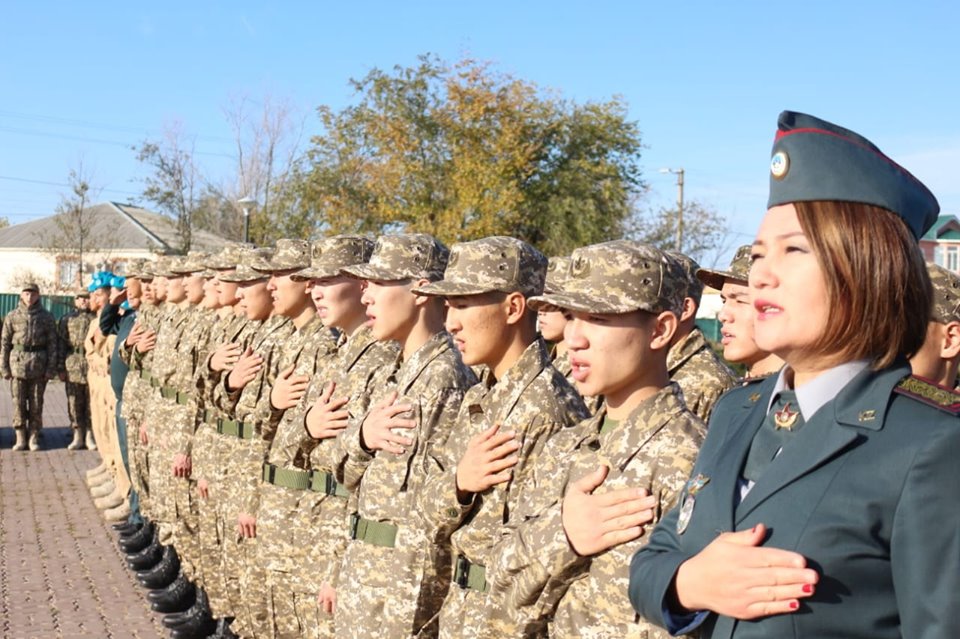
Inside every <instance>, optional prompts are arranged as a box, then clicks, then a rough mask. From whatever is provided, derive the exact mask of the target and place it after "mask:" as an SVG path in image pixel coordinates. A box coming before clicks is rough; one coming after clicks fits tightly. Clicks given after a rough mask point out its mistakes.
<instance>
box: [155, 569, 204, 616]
mask: <svg viewBox="0 0 960 639" xmlns="http://www.w3.org/2000/svg"><path fill="white" fill-rule="evenodd" d="M196 600H197V589H196V587H194V585H193V584H192V583H191V582H190V580H189V579H187V578H186V577H184V576H183V573H182V572H181V573H180V576H178V577H177V578H176V579H175V580H174V581H173V583H172V584H170V585H169V586H167V587H166V588H164V589H163V590H153V591H151V592H148V593H147V601H149V602H150V609H151V610H153V611H154V612H163V613H169V612H183V611H184V610H189V609H190V607H191V606H193V604H194V603H196Z"/></svg>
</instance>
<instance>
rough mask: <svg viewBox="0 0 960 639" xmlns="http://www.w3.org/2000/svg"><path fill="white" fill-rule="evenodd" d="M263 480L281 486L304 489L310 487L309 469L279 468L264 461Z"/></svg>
mask: <svg viewBox="0 0 960 639" xmlns="http://www.w3.org/2000/svg"><path fill="white" fill-rule="evenodd" d="M263 481H265V482H267V483H268V484H273V485H274V486H280V487H282V488H292V489H294V490H306V489H307V488H309V487H310V471H307V470H300V469H298V468H281V467H280V466H276V465H275V464H271V463H269V462H264V463H263Z"/></svg>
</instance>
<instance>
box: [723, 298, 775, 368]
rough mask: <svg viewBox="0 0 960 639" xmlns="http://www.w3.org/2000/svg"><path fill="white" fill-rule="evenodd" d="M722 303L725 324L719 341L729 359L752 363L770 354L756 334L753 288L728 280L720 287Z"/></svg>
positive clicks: (741, 362) (740, 362) (725, 356)
mask: <svg viewBox="0 0 960 639" xmlns="http://www.w3.org/2000/svg"><path fill="white" fill-rule="evenodd" d="M720 298H721V299H722V300H723V306H722V307H721V308H720V312H719V313H718V314H717V319H718V320H720V324H721V325H722V328H721V329H720V336H721V339H720V344H721V345H722V346H723V357H724V359H726V360H727V361H728V362H736V363H738V364H746V365H747V366H750V365H752V364H753V363H754V362H757V361H759V360H761V359H763V358H764V357H766V356H767V353H764V352H763V351H761V350H760V348H759V347H758V346H757V342H756V341H754V338H753V326H754V321H755V319H756V316H757V311H756V309H755V308H753V302H752V301H751V300H750V289H749V288H748V287H747V286H744V285H743V284H737V283H735V282H731V281H729V280H728V281H726V282H724V283H723V287H722V288H721V289H720Z"/></svg>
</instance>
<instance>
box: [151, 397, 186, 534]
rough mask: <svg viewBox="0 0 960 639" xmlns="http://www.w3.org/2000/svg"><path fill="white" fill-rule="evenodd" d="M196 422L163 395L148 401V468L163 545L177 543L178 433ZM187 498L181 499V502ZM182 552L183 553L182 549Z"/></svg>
mask: <svg viewBox="0 0 960 639" xmlns="http://www.w3.org/2000/svg"><path fill="white" fill-rule="evenodd" d="M191 419H192V412H191V408H190V407H189V406H183V405H180V404H177V403H175V402H172V401H169V400H166V399H163V398H162V397H161V396H160V393H159V391H156V390H155V391H154V394H153V395H152V396H151V397H150V399H149V400H148V401H147V403H146V406H145V408H144V420H145V424H146V430H147V438H148V443H147V447H146V448H147V466H148V472H149V475H148V480H147V481H148V483H149V484H150V501H151V507H150V516H151V519H152V520H153V522H154V523H155V524H156V525H157V527H158V529H159V536H160V543H161V544H163V545H165V546H166V545H170V544H172V543H173V537H174V533H175V529H176V527H177V495H178V487H177V485H176V481H177V478H175V477H174V476H173V460H174V456H175V452H176V451H175V442H174V441H173V440H174V432H175V430H176V429H177V428H182V427H183V424H185V423H187V422H189V421H190V420H191ZM182 500H183V498H182V497H181V501H182ZM178 550H179V549H178Z"/></svg>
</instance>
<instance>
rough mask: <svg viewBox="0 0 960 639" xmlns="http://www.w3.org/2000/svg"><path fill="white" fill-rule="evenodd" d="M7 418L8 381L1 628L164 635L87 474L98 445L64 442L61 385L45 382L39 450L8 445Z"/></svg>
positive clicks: (1, 453) (6, 391)
mask: <svg viewBox="0 0 960 639" xmlns="http://www.w3.org/2000/svg"><path fill="white" fill-rule="evenodd" d="M10 420H11V404H10V386H9V383H8V382H5V381H3V382H0V637H3V638H4V639H7V638H9V639H21V638H22V639H30V638H42V639H47V638H48V637H49V638H54V637H57V638H59V637H64V638H69V639H73V638H77V639H80V638H86V637H90V638H91V639H93V638H96V639H103V638H107V637H116V638H118V639H146V638H150V639H154V638H159V637H165V636H166V633H165V632H164V630H163V626H162V625H161V624H160V616H159V615H157V614H155V613H153V612H151V611H150V606H149V604H147V602H146V599H145V597H144V594H145V591H144V590H143V589H142V588H141V587H140V586H139V584H137V582H136V580H135V579H134V576H133V574H132V573H131V572H130V571H129V570H128V569H127V568H126V566H125V564H124V562H123V559H122V556H121V553H120V551H119V549H118V548H117V545H116V535H115V534H114V533H113V531H112V530H111V529H110V526H109V525H108V524H106V523H105V522H104V521H103V518H102V517H101V516H100V514H99V512H98V511H97V509H96V508H94V506H93V500H92V499H91V498H90V494H89V492H88V491H87V487H86V484H85V483H84V472H85V471H86V470H87V469H89V468H92V467H94V466H96V465H97V464H98V463H99V458H98V457H97V454H96V453H95V452H89V451H68V450H67V449H66V447H67V443H68V442H69V441H70V429H69V421H68V419H67V404H66V397H65V395H64V389H63V385H62V384H60V383H51V384H50V385H48V386H47V393H46V400H45V403H44V424H45V428H44V442H43V450H41V451H39V452H36V453H31V452H28V451H26V452H16V453H15V452H13V451H12V450H10V448H11V446H12V445H13V430H12V429H11V428H10Z"/></svg>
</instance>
